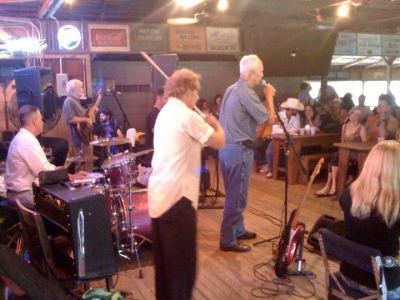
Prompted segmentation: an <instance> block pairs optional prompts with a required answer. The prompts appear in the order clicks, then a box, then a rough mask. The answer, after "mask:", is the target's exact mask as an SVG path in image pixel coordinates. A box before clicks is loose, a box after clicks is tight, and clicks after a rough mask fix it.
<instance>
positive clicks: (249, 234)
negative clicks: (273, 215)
mask: <svg viewBox="0 0 400 300" xmlns="http://www.w3.org/2000/svg"><path fill="white" fill-rule="evenodd" d="M256 237H257V233H255V232H251V231H247V230H246V231H245V233H243V234H242V235H239V236H238V237H237V239H238V240H251V239H255V238H256Z"/></svg>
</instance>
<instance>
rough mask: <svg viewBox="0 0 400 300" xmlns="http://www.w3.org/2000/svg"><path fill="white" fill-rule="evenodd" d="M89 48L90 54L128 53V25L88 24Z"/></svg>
mask: <svg viewBox="0 0 400 300" xmlns="http://www.w3.org/2000/svg"><path fill="white" fill-rule="evenodd" d="M88 30H89V47H90V51H92V52H129V51H130V50H131V47H130V39H129V25H117V24H89V25H88Z"/></svg>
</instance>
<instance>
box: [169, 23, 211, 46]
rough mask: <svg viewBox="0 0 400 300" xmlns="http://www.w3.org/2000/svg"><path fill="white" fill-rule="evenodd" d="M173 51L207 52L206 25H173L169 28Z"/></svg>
mask: <svg viewBox="0 0 400 300" xmlns="http://www.w3.org/2000/svg"><path fill="white" fill-rule="evenodd" d="M169 40H170V48H171V51H172V52H196V53H199V52H205V51H206V38H205V30H204V27H199V26H171V27H170V28H169Z"/></svg>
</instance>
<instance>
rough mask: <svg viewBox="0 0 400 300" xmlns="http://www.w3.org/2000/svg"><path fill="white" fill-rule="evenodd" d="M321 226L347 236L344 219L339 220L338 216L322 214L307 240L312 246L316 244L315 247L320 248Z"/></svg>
mask: <svg viewBox="0 0 400 300" xmlns="http://www.w3.org/2000/svg"><path fill="white" fill-rule="evenodd" d="M320 228H327V229H329V230H330V231H332V232H334V233H336V234H338V235H340V236H345V225H344V221H343V220H337V219H336V218H334V217H332V216H329V215H322V216H321V217H319V219H318V220H317V222H315V224H314V226H313V228H312V229H311V231H310V233H309V234H308V239H307V242H308V243H309V244H310V245H311V246H314V247H315V248H318V249H319V243H318V235H319V233H318V230H319V229H320Z"/></svg>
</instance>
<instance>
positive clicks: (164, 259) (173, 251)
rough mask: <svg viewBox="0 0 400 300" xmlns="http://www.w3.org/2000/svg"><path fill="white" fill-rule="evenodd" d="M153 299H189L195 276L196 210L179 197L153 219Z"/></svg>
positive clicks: (186, 200) (187, 201)
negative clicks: (154, 288)
mask: <svg viewBox="0 0 400 300" xmlns="http://www.w3.org/2000/svg"><path fill="white" fill-rule="evenodd" d="M152 225H153V233H154V262H155V267H156V298H157V299H158V300H178V299H179V300H186V299H187V300H189V299H191V297H192V290H193V286H194V281H195V276H196V259H197V258H196V211H195V210H194V208H193V207H192V203H191V201H190V200H188V199H187V198H185V197H183V198H181V199H180V200H179V201H178V202H177V203H176V204H175V205H174V206H173V207H171V208H170V209H169V210H168V211H167V212H166V213H164V214H163V215H161V216H160V217H159V218H155V219H152Z"/></svg>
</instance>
